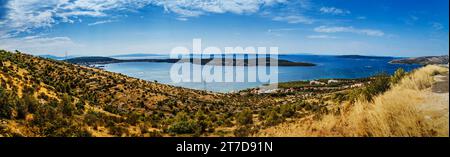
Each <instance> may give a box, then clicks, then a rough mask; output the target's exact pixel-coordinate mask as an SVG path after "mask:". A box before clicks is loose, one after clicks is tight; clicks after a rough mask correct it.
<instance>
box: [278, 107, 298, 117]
mask: <svg viewBox="0 0 450 157" xmlns="http://www.w3.org/2000/svg"><path fill="white" fill-rule="evenodd" d="M295 111H296V106H295V105H291V104H289V105H281V106H280V113H281V116H283V117H288V118H289V117H292V116H294V114H295Z"/></svg>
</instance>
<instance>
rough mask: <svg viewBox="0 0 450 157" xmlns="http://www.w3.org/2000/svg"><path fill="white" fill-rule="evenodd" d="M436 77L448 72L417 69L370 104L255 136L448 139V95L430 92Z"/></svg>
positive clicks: (356, 104)
mask: <svg viewBox="0 0 450 157" xmlns="http://www.w3.org/2000/svg"><path fill="white" fill-rule="evenodd" d="M436 73H447V75H448V68H442V67H438V66H427V67H424V68H421V69H418V70H416V71H415V72H413V73H412V74H410V75H409V76H407V77H405V78H403V79H402V80H401V82H400V83H398V84H397V85H395V86H394V87H392V88H391V89H390V90H389V91H387V92H385V93H384V94H382V95H379V96H377V97H375V98H374V101H373V102H367V101H356V102H355V103H352V104H350V105H349V106H350V107H348V108H346V109H343V110H346V111H344V112H342V113H341V114H340V115H333V114H329V115H325V116H323V117H322V118H321V119H312V118H304V119H302V120H298V121H296V122H294V123H284V124H281V125H278V126H275V127H272V128H268V129H265V130H263V131H261V132H260V133H259V136H376V137H379V136H383V137H384V136H402V137H403V136H447V137H448V136H449V125H448V123H449V121H448V120H449V117H448V107H449V104H448V103H449V102H448V93H446V94H444V95H441V94H436V93H432V92H431V90H430V87H431V86H432V84H433V82H434V79H433V75H434V74H436ZM445 98H447V99H445Z"/></svg>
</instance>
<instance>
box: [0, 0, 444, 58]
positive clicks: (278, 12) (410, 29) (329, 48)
mask: <svg viewBox="0 0 450 157" xmlns="http://www.w3.org/2000/svg"><path fill="white" fill-rule="evenodd" d="M448 3H449V1H448V0H408V1H407V0H322V1H319V0H317V1H312V0H184V1H164V0H0V48H1V49H8V50H15V49H18V50H21V51H24V52H27V53H32V54H53V55H59V56H61V55H63V54H64V52H68V53H69V54H71V55H116V54H128V53H168V52H170V50H171V49H172V48H174V47H177V46H187V47H191V46H192V39H194V38H201V39H202V44H203V45H202V46H203V47H207V46H216V47H219V48H223V47H229V46H231V47H236V46H241V47H247V46H254V47H257V46H265V47H270V46H277V47H279V50H280V53H312V54H338V55H340V54H359V55H386V56H427V55H443V54H448V52H449V44H448V42H449V31H448V30H449V27H448V24H449V21H448V19H449V4H448Z"/></svg>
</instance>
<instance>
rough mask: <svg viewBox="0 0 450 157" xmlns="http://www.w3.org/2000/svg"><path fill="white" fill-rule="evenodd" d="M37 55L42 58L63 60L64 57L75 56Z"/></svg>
mask: <svg viewBox="0 0 450 157" xmlns="http://www.w3.org/2000/svg"><path fill="white" fill-rule="evenodd" d="M38 56H39V57H42V58H47V59H54V60H64V59H70V58H75V57H77V56H67V57H59V56H54V55H38Z"/></svg>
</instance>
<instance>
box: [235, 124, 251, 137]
mask: <svg viewBox="0 0 450 157" xmlns="http://www.w3.org/2000/svg"><path fill="white" fill-rule="evenodd" d="M252 132H253V131H252V129H251V127H250V126H239V127H238V128H236V129H235V130H234V131H233V134H234V136H236V137H247V136H249V135H250V134H251V133H252Z"/></svg>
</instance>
